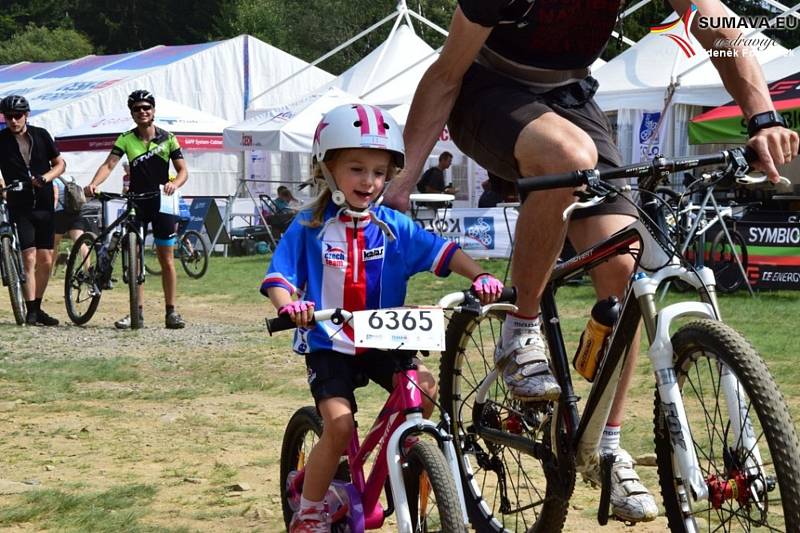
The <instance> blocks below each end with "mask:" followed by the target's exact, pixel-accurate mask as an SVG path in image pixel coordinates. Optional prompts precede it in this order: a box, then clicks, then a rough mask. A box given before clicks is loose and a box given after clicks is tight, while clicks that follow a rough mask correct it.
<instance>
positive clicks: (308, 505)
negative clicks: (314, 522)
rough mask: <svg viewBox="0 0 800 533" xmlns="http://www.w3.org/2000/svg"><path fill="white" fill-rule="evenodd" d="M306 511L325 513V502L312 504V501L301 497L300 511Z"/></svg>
mask: <svg viewBox="0 0 800 533" xmlns="http://www.w3.org/2000/svg"><path fill="white" fill-rule="evenodd" d="M306 509H313V510H315V511H320V512H323V511H325V500H322V501H321V502H312V501H311V500H307V499H306V497H305V496H300V510H301V511H304V510H306Z"/></svg>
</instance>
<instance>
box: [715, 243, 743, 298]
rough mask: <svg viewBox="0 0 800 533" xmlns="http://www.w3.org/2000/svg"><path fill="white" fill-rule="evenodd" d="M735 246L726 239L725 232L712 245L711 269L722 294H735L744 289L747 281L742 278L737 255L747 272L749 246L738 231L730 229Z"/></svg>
mask: <svg viewBox="0 0 800 533" xmlns="http://www.w3.org/2000/svg"><path fill="white" fill-rule="evenodd" d="M728 233H730V236H731V241H732V242H733V246H731V243H730V242H728V239H726V238H725V232H724V231H722V230H720V231H719V233H717V234H716V235H715V236H714V240H713V241H712V243H711V255H710V258H709V261H708V262H709V265H708V266H709V268H711V270H713V271H714V278H716V280H717V289H718V290H719V291H720V292H726V293H727V292H734V291H736V290H739V289H740V288H742V287H744V286H745V284H746V283H747V280H746V279H745V278H744V277H743V276H742V272H741V271H740V270H739V265H738V264H736V254H737V253H738V254H739V260H740V261H741V262H742V268H743V269H744V271H745V272H747V263H748V261H747V244H746V243H745V241H744V237H742V234H741V233H739V232H738V231H734V230H731V229H729V230H728Z"/></svg>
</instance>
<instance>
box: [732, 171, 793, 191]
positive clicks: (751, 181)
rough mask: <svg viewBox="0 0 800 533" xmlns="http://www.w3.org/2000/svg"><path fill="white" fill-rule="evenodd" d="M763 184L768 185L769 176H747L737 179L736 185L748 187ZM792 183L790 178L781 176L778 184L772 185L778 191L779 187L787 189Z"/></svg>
mask: <svg viewBox="0 0 800 533" xmlns="http://www.w3.org/2000/svg"><path fill="white" fill-rule="evenodd" d="M762 183H768V180H767V175H766V174H762V175H761V176H751V175H750V174H745V175H744V176H741V177H737V178H736V184H737V185H742V186H745V187H747V186H748V185H760V184H762ZM791 184H792V182H791V180H789V179H788V178H785V177H783V176H780V178H779V179H778V183H771V185H773V186H774V187H775V188H776V189H777V188H778V187H786V186H789V185H791Z"/></svg>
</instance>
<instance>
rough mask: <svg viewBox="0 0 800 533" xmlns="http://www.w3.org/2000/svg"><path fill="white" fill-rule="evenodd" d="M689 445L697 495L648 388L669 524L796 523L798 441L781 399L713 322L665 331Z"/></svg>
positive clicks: (712, 527) (799, 509)
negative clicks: (700, 487)
mask: <svg viewBox="0 0 800 533" xmlns="http://www.w3.org/2000/svg"><path fill="white" fill-rule="evenodd" d="M672 346H673V350H674V368H675V372H676V377H677V382H678V385H679V387H680V389H681V395H682V397H683V401H684V404H685V409H686V416H687V420H688V423H689V426H690V428H691V434H692V442H691V443H682V441H678V443H677V444H678V445H681V444H683V445H686V444H688V445H692V446H694V450H695V452H696V454H697V458H698V462H699V467H700V469H701V471H702V473H703V477H704V478H705V479H706V483H707V486H708V490H709V499H708V500H707V501H705V500H704V501H695V500H694V498H693V495H692V494H690V491H687V486H688V484H687V483H686V482H685V481H684V480H682V479H681V476H680V473H679V472H678V471H677V467H676V466H675V465H676V462H675V460H674V457H673V445H674V444H675V441H674V439H675V437H674V432H672V433H671V432H670V423H669V421H670V420H672V422H673V430H674V429H675V428H674V423H675V420H674V417H670V416H668V415H669V414H670V413H669V412H668V411H669V407H670V406H669V405H664V404H662V402H661V398H660V397H659V395H658V393H656V407H655V436H656V439H655V443H656V454H657V462H658V476H659V481H660V484H661V493H662V495H663V497H664V506H665V508H666V512H667V519H668V520H669V527H670V530H671V531H679V532H683V531H800V446H798V441H797V435H796V433H795V429H794V424H793V423H792V420H791V418H790V416H789V411H788V409H787V407H786V403H785V402H784V400H783V397H782V396H781V394H780V392H779V391H778V387H777V386H776V384H775V382H774V380H773V378H772V376H771V375H770V373H769V371H768V370H767V366H766V364H764V361H763V360H762V359H761V357H760V356H759V355H758V353H756V351H755V350H754V349H753V347H752V346H751V345H750V344H749V343H748V342H747V341H746V340H745V339H744V338H743V337H742V336H741V335H739V334H738V333H737V332H736V331H734V330H733V329H731V328H730V327H728V326H726V325H725V324H722V323H720V322H715V321H711V320H701V321H698V322H693V323H691V324H687V325H686V326H684V327H682V328H681V329H680V330H678V331H677V332H676V333H675V335H674V336H673V338H672Z"/></svg>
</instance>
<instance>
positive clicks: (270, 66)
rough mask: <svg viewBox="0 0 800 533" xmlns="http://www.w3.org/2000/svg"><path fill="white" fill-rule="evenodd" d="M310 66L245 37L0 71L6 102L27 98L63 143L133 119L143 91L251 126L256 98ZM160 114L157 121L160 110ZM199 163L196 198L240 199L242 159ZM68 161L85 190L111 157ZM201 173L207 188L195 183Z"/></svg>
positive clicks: (322, 79) (290, 90) (286, 94)
mask: <svg viewBox="0 0 800 533" xmlns="http://www.w3.org/2000/svg"><path fill="white" fill-rule="evenodd" d="M307 65H308V64H307V63H306V62H305V61H302V60H300V59H298V58H296V57H294V56H292V55H290V54H287V53H286V52H283V51H282V50H279V49H277V48H275V47H273V46H270V45H269V44H267V43H264V42H262V41H260V40H258V39H255V38H253V37H251V36H247V35H240V36H238V37H235V38H232V39H227V40H224V41H218V42H210V43H201V44H197V45H183V46H156V47H153V48H150V49H147V50H143V51H139V52H132V53H129V54H118V55H114V56H87V57H84V58H80V59H77V60H74V61H67V62H55V63H45V64H37V63H22V64H15V65H8V66H7V67H6V68H3V69H2V70H0V97H2V96H5V95H7V94H14V93H18V94H23V95H24V96H25V97H26V98H27V99H28V100H29V102H30V103H31V123H32V124H34V125H37V126H41V127H45V128H47V129H48V131H50V133H51V134H53V135H54V136H56V137H57V136H59V134H60V133H61V132H64V131H67V130H70V129H73V128H77V127H80V126H81V125H83V124H86V123H88V122H89V121H90V120H92V119H94V118H96V117H100V116H108V115H111V114H113V113H116V112H119V111H120V110H123V111H126V110H127V109H126V100H127V95H128V94H129V93H130V92H131V91H133V90H135V89H141V88H146V89H149V90H150V91H152V92H153V93H154V94H155V96H156V102H157V104H158V103H159V102H160V101H161V100H162V99H169V100H173V101H175V102H177V103H179V104H183V105H186V106H189V107H192V108H195V109H202V110H204V111H206V112H208V113H211V114H212V115H216V116H217V117H220V118H222V119H224V120H226V121H229V122H237V121H241V120H242V119H243V118H244V115H245V108H246V102H247V100H248V99H249V97H250V96H251V95H254V94H258V93H259V92H261V91H264V90H266V89H267V88H269V87H271V86H273V85H275V84H276V83H278V82H279V81H281V80H282V79H285V78H287V77H288V76H289V75H291V74H293V73H295V72H298V71H300V70H301V69H303V68H304V67H306V66H307ZM3 76H5V77H3ZM3 80H7V81H5V82H4V81H3ZM331 80H333V76H331V75H330V74H328V73H326V72H324V71H323V70H320V69H318V68H316V67H312V68H309V69H307V70H305V71H304V72H302V73H301V74H299V75H297V76H295V77H294V78H293V79H292V80H290V81H289V82H287V83H284V84H282V85H281V86H279V87H278V88H276V89H275V90H274V91H270V92H269V93H268V94H267V95H265V97H264V100H263V101H265V102H266V103H267V104H268V105H270V106H271V107H272V106H277V105H281V104H284V103H286V102H291V101H293V100H294V99H296V97H297V95H298V94H305V93H307V92H309V91H311V90H313V89H314V88H316V87H319V86H320V85H323V84H325V83H328V82H330V81H331ZM156 109H157V115H158V111H159V106H158V105H157V108H156ZM195 157H198V158H199V157H200V156H199V155H190V156H187V163H188V164H189V171H190V174H191V176H192V178H191V179H190V180H189V184H187V186H191V187H192V188H193V189H194V194H203V195H228V194H231V193H233V191H235V189H236V183H237V180H238V178H239V177H240V176H241V172H242V168H243V163H242V161H241V159H242V157H243V156H242V155H241V154H222V153H216V154H214V153H211V154H204V156H203V157H202V160H201V161H200V160H198V162H202V164H204V165H207V166H206V167H205V168H197V169H195V168H193V163H192V160H193V159H194V158H195ZM64 158H65V160H66V162H67V175H70V176H73V177H75V178H76V180H77V181H78V182H79V183H82V184H85V183H88V181H89V180H90V179H91V177H92V176H93V175H94V172H95V170H96V169H97V167H98V166H99V165H100V164H101V163H102V161H103V160H104V158H105V154H103V153H101V152H67V153H65V154H64ZM215 158H217V159H215ZM212 161H216V162H212ZM119 172H120V176H121V171H119ZM201 173H203V174H204V175H203V178H202V181H200V179H199V178H195V176H199V175H200V174H201ZM115 176H116V172H115Z"/></svg>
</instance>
